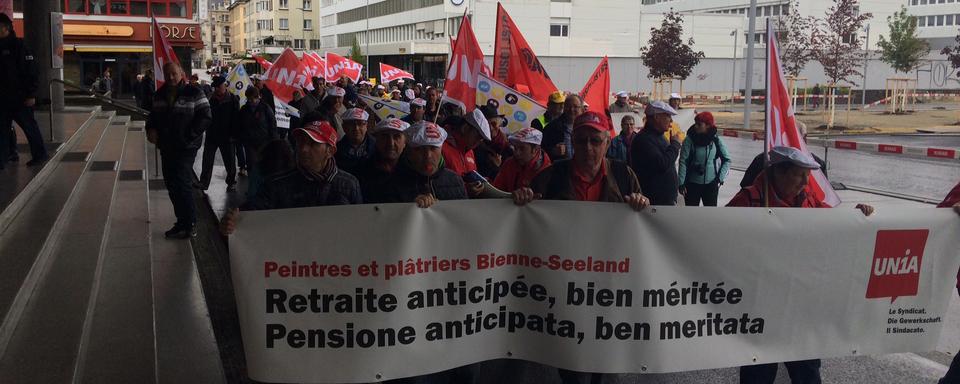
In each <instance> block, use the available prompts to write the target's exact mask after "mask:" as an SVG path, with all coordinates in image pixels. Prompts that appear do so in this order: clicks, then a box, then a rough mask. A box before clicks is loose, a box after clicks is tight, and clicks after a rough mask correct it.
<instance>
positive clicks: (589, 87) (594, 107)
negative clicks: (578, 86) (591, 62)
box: [580, 56, 610, 115]
mask: <svg viewBox="0 0 960 384" xmlns="http://www.w3.org/2000/svg"><path fill="white" fill-rule="evenodd" d="M580 97H581V98H582V99H583V102H584V103H587V104H588V105H590V107H589V108H588V110H590V111H593V112H597V113H599V114H602V115H606V114H607V105H608V104H609V103H610V64H608V62H607V57H606V56H604V57H603V60H600V64H597V69H594V70H593V74H592V75H590V78H588V79H587V83H586V84H584V85H583V89H582V90H580Z"/></svg>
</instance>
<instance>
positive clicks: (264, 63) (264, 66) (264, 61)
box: [253, 55, 273, 72]
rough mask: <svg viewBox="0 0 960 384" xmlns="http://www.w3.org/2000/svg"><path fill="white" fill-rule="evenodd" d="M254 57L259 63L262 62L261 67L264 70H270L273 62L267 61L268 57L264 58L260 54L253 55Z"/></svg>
mask: <svg viewBox="0 0 960 384" xmlns="http://www.w3.org/2000/svg"><path fill="white" fill-rule="evenodd" d="M253 59H254V60H256V61H257V64H260V68H261V69H263V72H266V71H269V70H270V67H272V66H273V63H271V62H269V61H267V59H264V58H262V57H260V56H257V55H253Z"/></svg>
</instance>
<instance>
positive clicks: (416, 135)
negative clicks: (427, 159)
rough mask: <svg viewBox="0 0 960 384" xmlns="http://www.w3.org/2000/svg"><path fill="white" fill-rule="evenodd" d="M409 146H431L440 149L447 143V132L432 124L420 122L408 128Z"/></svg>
mask: <svg viewBox="0 0 960 384" xmlns="http://www.w3.org/2000/svg"><path fill="white" fill-rule="evenodd" d="M409 135H410V141H409V143H410V146H411V147H413V148H416V147H423V146H431V147H437V148H440V147H442V146H443V142H444V141H447V131H445V130H444V129H443V128H440V127H439V126H437V125H436V124H434V123H431V122H429V121H425V120H421V121H418V122H417V123H416V124H414V125H413V126H412V127H410V133H409Z"/></svg>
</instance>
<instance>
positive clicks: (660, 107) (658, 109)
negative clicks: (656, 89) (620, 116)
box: [644, 100, 677, 116]
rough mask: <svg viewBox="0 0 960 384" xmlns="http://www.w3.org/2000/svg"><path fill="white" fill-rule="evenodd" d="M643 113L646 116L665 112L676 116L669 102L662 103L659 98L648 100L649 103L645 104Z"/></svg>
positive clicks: (675, 111)
mask: <svg viewBox="0 0 960 384" xmlns="http://www.w3.org/2000/svg"><path fill="white" fill-rule="evenodd" d="M644 113H645V114H646V115H647V116H653V115H656V114H658V113H666V114H669V115H670V116H676V115H677V110H676V109H673V107H671V106H670V104H667V103H664V102H662V101H660V100H655V101H652V102H650V104H647V109H646V111H644Z"/></svg>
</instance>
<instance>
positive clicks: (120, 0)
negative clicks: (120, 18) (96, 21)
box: [110, 0, 130, 15]
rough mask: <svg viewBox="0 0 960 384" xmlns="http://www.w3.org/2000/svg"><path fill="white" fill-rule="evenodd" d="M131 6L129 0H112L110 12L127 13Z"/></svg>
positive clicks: (113, 13) (112, 13) (115, 13)
mask: <svg viewBox="0 0 960 384" xmlns="http://www.w3.org/2000/svg"><path fill="white" fill-rule="evenodd" d="M129 6H130V4H129V3H128V2H127V0H110V14H111V15H126V14H128V12H129Z"/></svg>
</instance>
